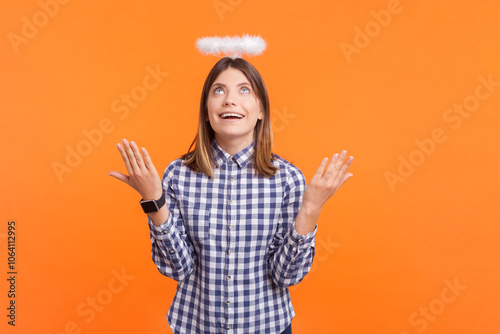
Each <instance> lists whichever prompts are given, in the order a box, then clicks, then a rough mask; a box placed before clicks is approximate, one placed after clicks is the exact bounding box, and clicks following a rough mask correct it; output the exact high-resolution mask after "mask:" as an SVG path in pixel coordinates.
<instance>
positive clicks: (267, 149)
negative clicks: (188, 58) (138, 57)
mask: <svg viewBox="0 0 500 334" xmlns="http://www.w3.org/2000/svg"><path fill="white" fill-rule="evenodd" d="M269 113H270V112H269V99H268V95H267V90H266V87H265V85H264V81H263V79H262V77H261V76H260V74H259V72H258V71H257V70H256V69H255V68H254V67H253V66H252V65H251V64H250V63H249V62H247V61H245V60H244V59H242V58H235V59H233V58H230V57H225V58H223V59H221V60H220V61H218V62H217V64H215V66H214V67H213V68H212V70H211V71H210V73H209V75H208V77H207V79H206V81H205V85H204V87H203V92H202V96H201V103H200V114H199V126H198V134H197V136H196V138H195V139H194V141H193V143H192V144H191V147H190V148H189V150H188V153H187V154H185V155H184V156H182V157H181V158H179V159H177V160H175V161H173V162H172V163H170V164H169V166H168V167H167V168H166V170H165V173H164V175H163V180H162V181H160V178H159V176H158V173H157V172H156V169H155V167H154V165H153V163H152V161H151V158H150V156H149V154H148V153H147V151H146V150H145V149H144V148H142V149H141V151H140V150H139V148H138V147H137V145H136V144H135V143H134V142H130V143H129V142H128V141H126V140H123V143H122V144H118V145H117V146H118V150H119V152H120V154H121V156H122V158H123V161H124V163H125V166H126V168H127V171H128V174H129V175H128V176H127V175H125V174H122V173H119V172H116V171H113V172H110V175H111V176H114V177H116V178H117V179H119V180H121V181H123V182H125V183H127V184H128V185H130V186H131V187H132V188H133V189H135V190H136V191H137V192H138V193H139V194H140V195H141V196H142V198H143V200H142V201H141V204H142V206H143V208H144V210H145V212H147V213H148V221H149V227H150V232H151V243H152V251H151V254H152V258H153V261H154V262H155V264H156V266H157V267H158V270H159V271H160V272H161V273H162V274H163V275H166V276H168V277H170V278H172V279H174V280H176V281H178V285H177V292H176V294H175V297H174V300H173V302H172V305H171V306H170V309H169V311H168V314H167V319H168V322H169V325H170V327H171V329H172V331H173V332H174V333H197V334H198V333H291V321H292V318H293V317H294V315H295V313H294V309H293V306H292V303H291V299H290V294H289V292H288V287H289V286H292V285H294V284H297V283H299V282H300V281H301V280H302V279H303V278H304V276H305V275H306V274H307V273H308V272H309V270H310V268H311V265H312V261H313V257H314V240H315V235H316V230H317V225H316V222H317V220H318V217H319V214H320V211H321V208H322V206H323V205H324V204H325V202H326V201H327V200H328V199H329V198H330V197H331V196H332V195H333V194H334V193H335V191H336V190H337V189H338V188H339V187H340V186H341V185H342V184H344V182H345V181H346V180H347V179H349V178H350V177H351V176H352V174H351V173H347V169H348V168H349V166H350V164H351V162H352V159H353V157H349V158H348V159H347V160H346V161H345V162H344V161H343V160H344V158H345V155H346V152H345V151H342V153H341V154H340V155H338V154H335V155H334V156H333V158H332V160H331V162H330V164H328V166H327V161H328V159H327V158H325V159H323V161H322V162H321V164H320V166H319V168H318V170H317V172H316V174H315V175H314V177H313V178H312V179H311V181H310V183H309V185H308V186H307V188H306V187H305V179H304V176H303V175H302V173H301V172H300V170H299V169H298V168H297V167H295V166H293V165H292V164H291V163H290V162H288V161H286V160H284V159H283V158H281V157H279V156H277V155H275V154H273V153H272V152H271V148H272V131H271V124H270V114H269ZM193 146H194V149H192V148H193ZM141 152H142V154H141Z"/></svg>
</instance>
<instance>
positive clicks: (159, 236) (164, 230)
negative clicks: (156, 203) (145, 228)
mask: <svg viewBox="0 0 500 334" xmlns="http://www.w3.org/2000/svg"><path fill="white" fill-rule="evenodd" d="M172 220H173V218H172V215H171V214H170V213H169V215H168V219H167V221H166V222H164V223H162V224H161V225H160V226H156V225H155V224H153V221H152V220H151V218H149V216H148V223H149V230H150V231H151V235H152V236H153V237H154V238H155V239H156V240H167V239H169V238H170V233H171V232H172V231H173V228H174V226H173V222H172Z"/></svg>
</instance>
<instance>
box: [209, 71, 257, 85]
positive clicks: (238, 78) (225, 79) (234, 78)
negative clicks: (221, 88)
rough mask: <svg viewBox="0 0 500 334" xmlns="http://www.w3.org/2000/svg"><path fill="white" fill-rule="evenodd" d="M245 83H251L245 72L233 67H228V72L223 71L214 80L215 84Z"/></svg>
mask: <svg viewBox="0 0 500 334" xmlns="http://www.w3.org/2000/svg"><path fill="white" fill-rule="evenodd" d="M243 82H246V83H250V82H249V81H248V79H247V77H246V76H245V74H244V73H243V72H241V71H240V70H238V69H235V68H232V67H228V68H227V69H226V70H224V71H222V72H221V73H220V74H219V75H218V76H217V78H216V79H215V80H214V84H215V83H222V84H239V83H243Z"/></svg>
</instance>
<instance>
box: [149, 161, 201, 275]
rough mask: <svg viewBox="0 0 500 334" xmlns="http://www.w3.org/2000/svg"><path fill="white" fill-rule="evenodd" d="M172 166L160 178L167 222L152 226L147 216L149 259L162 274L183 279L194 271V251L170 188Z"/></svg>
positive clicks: (173, 193)
mask: <svg viewBox="0 0 500 334" xmlns="http://www.w3.org/2000/svg"><path fill="white" fill-rule="evenodd" d="M172 166H173V165H169V167H167V169H166V170H165V173H164V176H163V181H162V184H163V192H164V193H165V201H166V205H167V207H168V211H169V215H168V219H167V221H166V222H164V223H163V224H161V225H160V226H155V225H154V224H153V222H152V221H151V219H150V218H149V217H148V223H149V231H150V236H151V257H152V258H153V262H154V263H155V265H156V267H157V268H158V270H159V271H160V273H162V274H163V275H165V276H167V277H170V278H172V279H174V280H176V281H182V280H184V279H185V278H186V277H187V276H188V275H189V274H190V273H191V272H192V271H193V264H194V259H193V248H192V246H191V243H190V241H189V238H188V236H187V234H186V230H185V228H184V223H183V219H182V215H181V213H180V210H179V206H178V203H177V199H176V195H175V192H174V190H173V187H172V176H173V168H172Z"/></svg>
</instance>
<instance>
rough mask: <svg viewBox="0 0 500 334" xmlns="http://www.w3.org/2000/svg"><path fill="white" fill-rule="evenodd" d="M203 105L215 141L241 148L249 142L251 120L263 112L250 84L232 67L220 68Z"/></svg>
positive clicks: (241, 73)
mask: <svg viewBox="0 0 500 334" xmlns="http://www.w3.org/2000/svg"><path fill="white" fill-rule="evenodd" d="M207 109H208V120H209V121H210V125H211V126H212V129H213V130H214V132H215V139H216V140H217V143H219V144H226V145H237V146H240V147H241V148H242V149H243V148H245V147H247V146H248V145H250V144H251V143H252V141H253V131H254V128H255V124H257V120H259V119H262V118H263V116H264V113H263V112H262V111H261V108H260V103H259V99H258V97H257V95H256V94H255V92H254V91H253V90H252V85H251V84H250V82H249V81H248V79H247V78H246V76H245V75H244V74H243V72H241V71H240V70H237V69H234V68H232V67H229V68H228V69H227V70H225V71H223V72H221V73H220V74H219V76H218V77H217V79H215V81H214V83H213V84H212V86H211V87H210V92H209V94H208V99H207Z"/></svg>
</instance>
